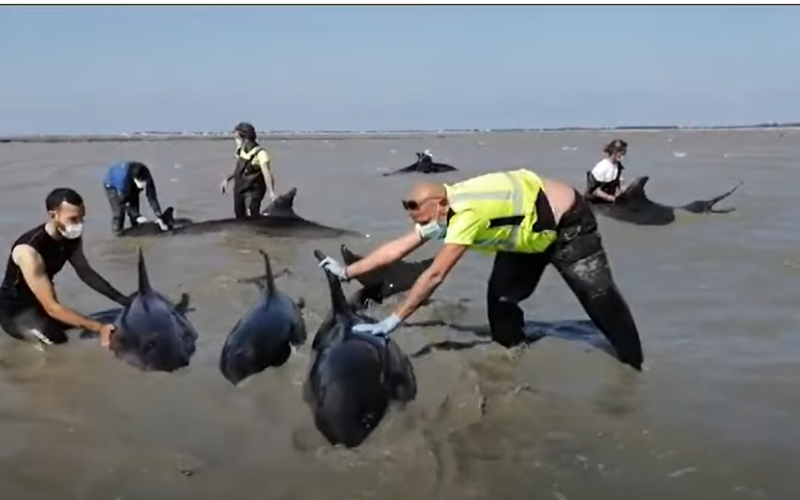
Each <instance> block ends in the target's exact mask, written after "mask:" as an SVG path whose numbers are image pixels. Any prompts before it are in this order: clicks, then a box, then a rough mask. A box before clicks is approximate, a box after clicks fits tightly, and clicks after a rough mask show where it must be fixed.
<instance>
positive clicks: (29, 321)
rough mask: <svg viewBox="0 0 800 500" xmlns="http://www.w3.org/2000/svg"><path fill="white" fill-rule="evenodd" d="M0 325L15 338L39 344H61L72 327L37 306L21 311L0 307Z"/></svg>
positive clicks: (66, 338)
mask: <svg viewBox="0 0 800 500" xmlns="http://www.w3.org/2000/svg"><path fill="white" fill-rule="evenodd" d="M0 327H2V328H3V330H4V331H5V332H6V333H7V334H9V335H10V336H12V337H14V338H15V339H18V340H26V341H29V342H38V343H41V344H63V343H64V342H66V341H67V340H68V337H67V333H66V331H67V330H69V329H70V328H72V327H71V326H69V325H67V324H65V323H62V322H60V321H58V320H55V319H53V318H51V317H50V316H48V315H47V313H46V312H44V311H43V310H42V309H41V308H38V307H31V308H28V309H25V310H22V311H21V312H18V311H14V312H11V311H6V310H3V309H0Z"/></svg>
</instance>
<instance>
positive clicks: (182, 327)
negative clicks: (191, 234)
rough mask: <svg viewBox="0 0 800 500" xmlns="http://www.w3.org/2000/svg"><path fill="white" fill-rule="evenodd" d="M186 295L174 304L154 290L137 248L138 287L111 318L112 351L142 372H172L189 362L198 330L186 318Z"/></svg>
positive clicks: (187, 298) (142, 257)
mask: <svg viewBox="0 0 800 500" xmlns="http://www.w3.org/2000/svg"><path fill="white" fill-rule="evenodd" d="M188 307H189V295H188V294H185V293H184V294H182V295H181V301H180V302H179V303H178V304H177V305H173V304H172V303H171V302H170V301H169V300H168V299H167V298H166V297H164V296H163V295H161V294H160V293H158V292H157V291H155V290H153V288H152V287H151V286H150V280H149V279H148V277H147V269H146V268H145V263H144V255H143V254H142V249H141V248H139V288H138V290H137V291H136V293H134V294H133V295H132V296H131V301H130V303H129V304H128V305H127V306H126V307H125V308H123V309H122V312H121V313H120V314H119V316H117V318H116V320H115V321H114V325H115V326H116V330H115V331H114V334H113V335H112V337H111V346H110V347H111V350H112V351H113V352H114V354H115V355H116V356H117V357H118V358H122V359H123V360H124V361H125V362H127V363H128V364H130V365H131V366H134V367H136V368H139V369H141V370H143V371H164V372H172V371H175V370H177V369H179V368H182V367H184V366H188V365H189V361H190V359H191V357H192V355H193V354H194V352H195V343H196V341H197V332H196V331H195V329H194V327H193V326H192V324H191V323H190V322H189V320H188V319H187V318H186V316H185V314H186V310H187V309H188Z"/></svg>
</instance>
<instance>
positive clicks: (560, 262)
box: [487, 192, 644, 370]
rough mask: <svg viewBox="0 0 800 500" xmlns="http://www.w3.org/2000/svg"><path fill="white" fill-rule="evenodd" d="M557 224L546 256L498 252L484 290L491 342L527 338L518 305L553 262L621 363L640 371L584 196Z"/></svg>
mask: <svg viewBox="0 0 800 500" xmlns="http://www.w3.org/2000/svg"><path fill="white" fill-rule="evenodd" d="M575 196H576V199H575V205H574V206H573V208H572V209H570V210H569V211H568V212H566V213H565V214H564V215H563V216H562V218H561V222H560V223H559V225H558V229H557V230H558V239H557V240H556V241H555V242H554V243H553V245H551V247H550V248H549V249H548V250H547V251H546V252H544V253H540V254H523V253H508V252H498V253H497V255H496V256H495V260H494V266H493V268H492V274H491V277H490V278H489V286H488V292H487V302H488V312H489V326H490V328H491V332H492V339H493V340H494V341H495V342H497V343H499V344H501V345H503V346H505V347H512V346H515V345H517V344H520V343H522V342H523V341H524V340H525V334H524V332H523V324H524V323H523V322H524V315H523V313H522V309H520V307H519V306H518V305H517V304H519V303H520V302H521V301H523V300H525V299H527V298H528V297H530V296H531V294H533V292H534V291H535V290H536V286H537V285H538V284H539V280H540V279H541V277H542V273H543V272H544V269H545V267H547V265H548V264H550V263H552V264H553V265H554V266H555V268H556V270H557V271H558V272H559V274H561V277H562V278H563V279H564V281H566V283H567V286H569V288H570V289H571V290H572V293H574V294H575V296H576V297H577V299H578V301H579V302H580V303H581V305H582V306H583V309H584V310H585V311H586V314H587V315H588V316H589V318H590V319H591V320H592V321H593V322H594V324H595V325H597V327H598V328H599V329H600V331H601V332H603V334H604V335H605V336H606V338H607V339H608V340H609V341H610V342H611V344H612V345H613V346H614V348H615V349H616V351H617V354H618V356H619V358H620V360H621V361H622V362H623V363H626V364H628V365H630V366H632V367H634V368H636V369H637V370H641V366H642V362H643V361H644V355H643V354H642V345H641V341H640V339H639V332H638V330H637V328H636V323H635V322H634V320H633V316H632V315H631V312H630V309H629V308H628V304H627V303H626V302H625V299H624V298H623V297H622V294H621V293H620V291H619V290H618V289H617V285H616V284H615V283H614V279H613V277H612V275H611V268H610V266H609V264H608V258H607V257H606V252H605V250H604V249H603V244H602V241H601V238H600V234H599V232H598V231H597V220H596V219H595V217H594V214H592V212H591V210H590V209H589V206H588V205H587V204H586V201H585V200H584V198H583V196H581V195H580V194H578V193H577V192H576V193H575Z"/></svg>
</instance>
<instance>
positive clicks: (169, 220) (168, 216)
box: [119, 207, 194, 237]
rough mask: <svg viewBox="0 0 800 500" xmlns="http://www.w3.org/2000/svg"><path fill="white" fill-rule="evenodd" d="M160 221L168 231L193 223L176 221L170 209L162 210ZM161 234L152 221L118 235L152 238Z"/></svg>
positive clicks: (190, 220)
mask: <svg viewBox="0 0 800 500" xmlns="http://www.w3.org/2000/svg"><path fill="white" fill-rule="evenodd" d="M161 220H162V221H163V222H164V224H166V225H167V228H168V229H175V228H176V227H181V226H186V225H189V224H191V223H192V222H194V221H192V219H176V218H175V210H174V209H173V208H172V207H169V208H167V209H166V210H164V213H162V214H161ZM162 232H163V231H162V230H161V228H160V227H158V224H156V223H155V222H154V221H147V222H145V223H144V224H138V225H136V226H131V227H128V228H125V229H123V230H122V232H121V233H120V234H119V235H120V236H128V237H130V236H152V235H154V234H159V233H162Z"/></svg>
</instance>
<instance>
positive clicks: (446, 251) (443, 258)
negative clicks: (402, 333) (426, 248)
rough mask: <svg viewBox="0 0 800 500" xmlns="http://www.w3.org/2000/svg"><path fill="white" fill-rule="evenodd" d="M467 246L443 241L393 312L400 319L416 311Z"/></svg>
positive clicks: (442, 280)
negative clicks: (430, 262) (433, 257)
mask: <svg viewBox="0 0 800 500" xmlns="http://www.w3.org/2000/svg"><path fill="white" fill-rule="evenodd" d="M467 248H468V247H467V246H464V245H454V244H451V243H445V245H444V246H443V247H442V249H441V250H439V253H438V254H436V258H435V259H433V263H432V264H431V266H430V267H429V268H428V269H426V270H425V272H423V273H422V274H421V275H420V276H419V278H417V281H416V282H415V283H414V286H413V287H411V290H409V292H408V294H407V295H406V298H405V300H404V301H403V302H402V303H401V304H400V305H399V306H398V307H397V309H396V310H395V312H394V313H395V314H396V315H397V316H398V317H399V318H400V320H405V319H406V318H408V317H409V316H411V315H412V314H413V313H414V311H416V310H417V309H418V308H419V306H420V305H421V304H422V303H423V302H425V301H426V300H428V298H429V297H430V296H431V295H432V294H433V292H435V291H436V289H437V288H438V287H439V285H441V284H442V283H443V282H444V280H445V278H446V277H447V275H448V274H449V273H450V270H451V269H453V267H454V266H455V265H456V264H457V263H458V261H459V260H461V257H462V256H463V255H464V252H466V251H467Z"/></svg>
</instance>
